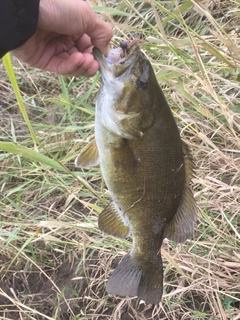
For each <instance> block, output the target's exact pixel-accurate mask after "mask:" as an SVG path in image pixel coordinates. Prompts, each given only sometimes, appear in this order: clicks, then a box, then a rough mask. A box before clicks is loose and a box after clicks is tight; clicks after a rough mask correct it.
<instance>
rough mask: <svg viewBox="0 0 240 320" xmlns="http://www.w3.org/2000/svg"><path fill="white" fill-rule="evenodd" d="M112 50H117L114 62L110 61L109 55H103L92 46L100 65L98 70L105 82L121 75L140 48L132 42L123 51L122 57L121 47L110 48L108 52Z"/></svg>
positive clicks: (131, 63)
mask: <svg viewBox="0 0 240 320" xmlns="http://www.w3.org/2000/svg"><path fill="white" fill-rule="evenodd" d="M118 49H119V50H118ZM112 50H118V51H119V58H117V60H116V62H115V61H113V62H112V61H111V60H110V58H109V56H108V57H105V56H104V55H103V54H102V53H101V51H100V50H98V49H97V48H96V47H94V48H93V55H94V58H95V59H96V60H97V61H98V63H99V65H100V72H101V74H102V77H103V81H107V82H108V81H109V80H110V79H113V78H119V77H120V76H121V75H123V74H124V73H125V72H126V71H127V70H128V69H129V68H130V67H131V66H132V65H133V63H134V61H135V60H136V57H137V55H138V53H139V52H140V48H139V46H138V45H137V44H134V45H133V46H131V48H130V49H129V50H128V51H125V52H126V53H125V56H124V57H122V52H121V50H122V51H123V49H121V48H120V47H119V48H116V49H111V50H110V52H111V51H112ZM123 52H124V51H123ZM117 54H118V52H117Z"/></svg>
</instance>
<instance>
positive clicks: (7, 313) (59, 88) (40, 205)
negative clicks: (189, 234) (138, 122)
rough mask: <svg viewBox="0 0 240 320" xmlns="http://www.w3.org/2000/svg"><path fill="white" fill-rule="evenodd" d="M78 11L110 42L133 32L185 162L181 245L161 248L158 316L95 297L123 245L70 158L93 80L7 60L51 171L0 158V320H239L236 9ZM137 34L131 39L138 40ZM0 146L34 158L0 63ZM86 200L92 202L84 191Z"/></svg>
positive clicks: (170, 5) (206, 4) (88, 110)
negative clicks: (188, 178)
mask: <svg viewBox="0 0 240 320" xmlns="http://www.w3.org/2000/svg"><path fill="white" fill-rule="evenodd" d="M177 4H179V3H178V2H177V1H170V0H169V1H154V0H149V1H146V2H136V1H132V0H131V1H130V0H124V1H122V2H120V4H118V2H114V1H105V0H103V1H101V2H100V1H92V5H101V6H104V7H107V8H115V9H118V10H121V11H123V12H125V13H129V15H127V16H117V15H115V16H114V15H111V14H110V13H108V9H105V10H104V13H102V16H103V17H104V18H105V19H106V20H108V21H109V22H110V23H111V24H112V25H114V30H115V38H114V41H116V42H118V41H119V39H122V38H127V37H128V36H130V35H131V36H132V35H133V36H136V35H138V36H139V35H140V36H141V37H142V39H143V45H142V46H143V50H144V51H145V52H146V54H147V55H148V57H149V59H150V60H151V62H152V64H153V66H154V69H155V71H156V74H157V77H158V79H159V83H160V84H161V85H162V87H163V90H164V93H165V95H166V97H167V100H168V101H169V104H170V106H171V108H172V110H173V112H174V114H175V116H176V119H177V121H178V125H179V129H180V131H181V135H182V137H183V139H184V140H185V141H187V143H188V144H189V146H190V149H191V151H192V154H193V156H194V159H195V163H196V173H195V178H194V181H193V190H194V194H195V197H196V199H197V202H198V207H199V219H198V225H197V227H196V229H195V233H194V235H193V238H192V240H188V241H186V242H185V243H184V244H181V245H175V244H174V243H171V242H168V241H167V240H165V242H164V245H163V248H162V253H163V260H164V268H165V289H164V290H165V291H164V296H163V299H162V302H161V303H160V304H159V305H158V306H150V305H144V304H140V302H139V301H138V300H137V299H135V298H131V299H130V298H126V299H123V298H118V297H112V296H109V295H107V293H106V292H105V284H106V281H107V279H108V277H109V273H110V272H111V270H112V269H113V268H114V267H115V266H116V264H117V263H118V261H119V260H120V259H121V257H122V256H123V255H125V253H126V252H127V251H128V250H129V248H130V246H131V239H127V240H121V239H117V238H114V237H110V236H107V235H104V234H102V233H101V232H100V231H99V230H98V228H97V217H98V214H99V212H100V211H101V210H102V208H103V206H104V203H106V201H107V200H108V193H107V190H105V189H104V185H103V182H102V179H101V175H100V171H99V169H98V168H94V169H91V170H90V171H79V170H77V169H75V168H74V159H75V157H76V155H77V154H78V152H79V151H80V150H81V148H82V147H83V146H84V145H85V143H86V140H87V139H89V138H91V135H92V134H93V127H94V126H93V124H94V107H93V106H94V102H95V98H96V94H97V91H98V88H99V82H97V78H92V79H89V80H88V81H85V80H84V79H74V78H73V79H63V78H58V77H57V76H54V75H52V74H49V73H45V72H42V71H37V70H33V69H28V68H26V67H24V66H22V65H20V64H19V63H18V62H17V61H14V65H15V68H14V70H15V73H16V77H17V80H18V84H19V86H20V89H21V93H22V97H23V100H24V103H25V108H26V110H27V112H28V116H29V118H30V122H31V125H32V127H33V129H34V131H35V133H36V136H37V139H38V146H37V148H38V150H39V152H40V153H41V154H45V155H46V156H49V157H54V159H57V160H58V161H59V162H60V163H62V164H63V165H64V166H66V167H65V169H62V170H56V169H53V168H51V167H50V166H47V165H46V164H44V163H39V162H36V161H31V160H29V159H27V158H25V157H21V156H19V155H12V154H11V153H3V152H2V153H0V160H1V162H0V163H1V174H0V192H1V198H0V221H1V222H0V250H1V251H0V271H1V272H0V275H1V278H0V319H24V320H28V319H39V320H40V319H41V320H42V319H57V320H58V319H62V320H65V319H76V320H80V319H84V320H86V319H94V320H100V319H102V320H103V319H115V320H120V319H121V320H128V319H137V320H138V319H139V320H141V319H166V320H167V319H168V320H180V319H181V320H185V319H186V320H190V319H191V320H192V319H199V320H200V319H206V320H207V319H211V320H215V319H223V320H228V319H231V320H237V319H240V315H239V314H240V273H239V270H240V250H239V249H240V234H239V227H240V218H239V217H240V212H239V211H240V209H239V208H240V205H239V201H240V172H239V168H240V151H239V150H240V148H239V146H240V138H239V137H240V106H239V105H240V96H239V92H240V84H239V68H240V54H239V43H240V38H239V22H240V21H239V17H240V8H239V3H238V2H237V1H220V0H214V1H210V0H209V1H208V0H206V1H199V2H194V1H192V2H191V1H181V3H180V4H179V5H177ZM139 31H141V32H139ZM0 68H1V79H0V92H1V95H0V105H2V108H1V109H0V116H1V117H0V124H1V126H0V141H5V142H14V143H17V144H19V145H21V146H24V147H28V148H34V144H33V140H32V137H31V135H30V134H29V131H28V127H27V125H26V122H25V121H24V120H23V119H22V117H21V114H20V111H19V108H18V106H17V103H16V99H15V96H14V92H13V89H12V87H11V85H10V84H9V80H8V77H7V74H6V72H5V70H4V68H3V65H2V64H1V65H0ZM92 191H93V192H92Z"/></svg>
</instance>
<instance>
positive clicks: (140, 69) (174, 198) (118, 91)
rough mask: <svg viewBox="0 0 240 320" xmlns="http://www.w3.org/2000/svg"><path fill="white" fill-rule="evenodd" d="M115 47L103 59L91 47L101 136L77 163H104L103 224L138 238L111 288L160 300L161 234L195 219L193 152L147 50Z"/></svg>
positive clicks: (180, 234) (179, 237)
mask: <svg viewBox="0 0 240 320" xmlns="http://www.w3.org/2000/svg"><path fill="white" fill-rule="evenodd" d="M114 50H115V51H114ZM110 53H111V54H110V55H109V57H107V58H105V57H104V56H103V55H102V53H101V52H100V51H99V50H98V49H96V48H94V56H95V58H96V60H97V61H98V62H99V64H100V72H101V75H102V85H101V89H100V93H99V96H98V99H97V103H96V118H95V137H96V141H95V140H94V141H92V142H91V143H90V144H89V145H87V146H86V147H85V148H84V149H83V150H82V152H81V153H80V155H79V156H78V157H77V159H76V162H75V164H76V166H80V167H83V168H87V167H90V166H94V165H97V164H98V163H100V166H101V170H102V175H103V178H104V181H105V183H106V185H107V187H108V190H109V193H110V195H111V197H112V202H111V203H110V204H108V205H107V206H106V207H105V208H104V209H103V211H102V212H101V214H100V216H99V228H100V230H102V231H104V232H106V233H107V234H109V235H113V236H116V237H122V238H124V237H127V236H130V235H131V236H132V239H133V244H132V249H131V251H130V252H129V253H128V254H127V255H126V256H125V257H124V258H123V259H122V260H121V262H120V263H119V264H118V266H117V268H116V269H115V270H114V272H113V273H112V275H111V277H110V279H109V281H108V283H107V292H108V293H110V294H115V295H120V296H138V297H139V298H140V299H142V300H144V301H145V302H146V303H151V304H157V303H159V302H160V300H161V297H162V292H163V267H162V258H161V252H160V249H161V245H162V242H163V239H164V238H165V237H167V238H168V239H171V240H173V241H176V242H182V241H184V240H186V239H187V238H188V237H189V236H190V235H191V233H192V231H193V229H194V225H195V222H196V216H197V210H196V204H195V200H194V198H193V195H192V192H191V190H190V188H189V182H190V181H191V177H192V172H193V169H192V167H193V165H192V158H191V156H190V154H189V152H188V148H187V146H186V145H185V144H184V143H183V142H182V141H181V138H180V134H179V131H178V128H177V125H176V123H175V120H174V117H173V115H172V112H171V110H170V108H169V106H168V104H167V101H166V99H165V97H164V95H163V92H162V90H161V88H160V86H159V84H158V82H157V79H156V77H155V74H154V71H153V68H152V66H151V64H150V62H149V60H148V59H147V57H146V56H145V55H144V53H143V52H142V51H141V50H140V49H139V47H138V46H137V45H133V47H132V48H131V50H129V52H128V53H127V55H126V56H125V57H122V58H121V54H122V52H121V48H118V49H113V50H112V51H111V52H110ZM116 55H119V56H117V58H116Z"/></svg>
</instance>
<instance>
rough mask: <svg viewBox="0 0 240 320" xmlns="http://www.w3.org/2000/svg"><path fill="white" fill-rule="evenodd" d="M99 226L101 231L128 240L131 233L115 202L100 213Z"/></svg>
mask: <svg viewBox="0 0 240 320" xmlns="http://www.w3.org/2000/svg"><path fill="white" fill-rule="evenodd" d="M98 226H99V229H100V230H101V231H103V232H105V233H107V234H110V235H112V236H115V237H119V238H126V237H127V236H128V235H129V233H130V229H129V227H128V226H126V225H125V224H124V222H123V220H122V218H121V216H120V214H119V213H118V209H117V208H116V205H115V203H114V202H111V203H109V204H108V205H107V206H106V207H105V208H104V209H103V211H102V212H101V213H100V215H99V217H98Z"/></svg>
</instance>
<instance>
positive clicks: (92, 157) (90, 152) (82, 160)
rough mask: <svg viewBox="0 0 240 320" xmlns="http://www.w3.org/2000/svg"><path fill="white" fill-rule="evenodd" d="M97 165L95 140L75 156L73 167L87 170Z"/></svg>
mask: <svg viewBox="0 0 240 320" xmlns="http://www.w3.org/2000/svg"><path fill="white" fill-rule="evenodd" d="M98 164H99V153H98V148H97V145H96V141H95V139H94V140H92V141H91V142H90V143H89V144H87V145H86V146H85V147H84V148H83V149H82V151H81V153H80V154H79V155H78V156H77V158H76V160H75V166H76V167H81V168H84V169H88V168H90V167H94V166H97V165H98Z"/></svg>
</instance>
